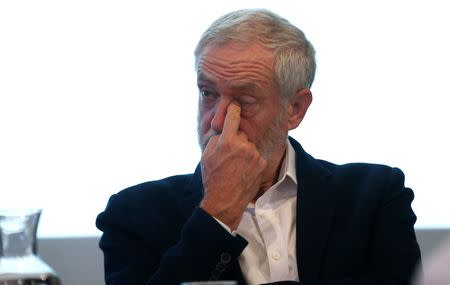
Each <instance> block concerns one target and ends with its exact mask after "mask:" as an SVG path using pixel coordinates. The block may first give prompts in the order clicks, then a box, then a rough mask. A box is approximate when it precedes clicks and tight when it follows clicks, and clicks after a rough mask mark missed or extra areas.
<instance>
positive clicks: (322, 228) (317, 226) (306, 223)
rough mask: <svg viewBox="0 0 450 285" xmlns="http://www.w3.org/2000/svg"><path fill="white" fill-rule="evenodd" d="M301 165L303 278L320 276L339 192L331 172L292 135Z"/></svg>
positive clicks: (300, 268) (300, 256) (299, 259)
mask: <svg viewBox="0 0 450 285" xmlns="http://www.w3.org/2000/svg"><path fill="white" fill-rule="evenodd" d="M290 141H291V144H292V146H293V147H294V149H295V151H296V169H297V181H298V192H297V266H298V273H299V278H300V280H301V281H303V282H308V281H316V280H318V278H319V276H320V273H321V268H322V266H323V262H324V257H325V253H326V252H325V250H326V246H327V241H328V236H329V233H330V229H331V226H332V223H333V216H334V209H335V201H336V199H335V197H334V195H335V192H334V191H333V190H334V189H333V187H332V185H331V183H330V181H329V180H330V176H331V173H330V171H329V170H328V169H326V168H325V167H324V166H322V164H320V163H319V162H318V161H317V160H316V159H314V158H313V157H311V156H310V155H308V154H307V153H306V152H305V151H304V150H303V148H302V147H301V146H300V144H299V143H298V142H296V141H295V140H293V139H292V138H290Z"/></svg>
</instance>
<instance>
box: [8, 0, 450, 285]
mask: <svg viewBox="0 0 450 285" xmlns="http://www.w3.org/2000/svg"><path fill="white" fill-rule="evenodd" d="M256 7H259V8H268V9H270V10H272V11H274V12H276V13H278V14H280V15H281V16H283V17H285V18H286V19H288V20H289V21H290V22H291V23H293V24H295V25H297V26H298V27H299V28H301V29H302V30H303V31H304V32H305V33H306V36H307V37H308V38H309V39H310V41H311V42H312V43H313V45H314V46H315V48H316V54H317V65H318V68H317V74H316V80H315V83H314V85H313V87H312V92H313V96H314V100H313V104H312V106H311V108H310V110H309V112H308V114H307V116H306V118H305V120H304V122H303V123H302V124H301V125H300V127H299V128H298V129H297V130H295V131H293V132H292V133H291V136H293V137H294V138H296V139H297V140H299V141H300V142H301V143H302V145H303V147H304V148H305V150H306V151H307V152H309V153H310V154H311V155H313V156H315V157H316V158H321V159H325V160H329V161H332V162H335V163H346V162H372V163H381V164H388V165H391V166H395V167H399V168H401V169H402V170H403V172H404V173H405V175H406V185H407V186H408V187H411V188H412V189H413V190H414V192H415V194H416V198H415V200H414V202H413V209H414V211H415V212H416V214H417V216H418V220H417V224H416V230H417V232H418V235H419V239H420V242H421V246H422V249H426V250H425V251H426V252H428V249H431V248H432V247H434V245H435V244H437V243H438V242H439V241H440V240H442V239H443V237H445V235H447V234H448V233H449V229H450V209H449V208H448V205H447V204H448V200H449V199H450V194H449V190H450V189H449V186H448V177H447V175H448V166H447V165H448V161H450V152H449V150H448V146H449V145H450V139H449V136H448V128H449V127H448V124H449V122H450V112H448V108H449V102H450V100H449V97H450V87H449V84H448V81H449V80H448V74H449V66H450V53H449V50H450V40H449V37H448V34H449V28H448V27H450V18H449V17H448V11H449V9H448V8H449V7H448V4H447V2H446V1H437V0H436V1H434V0H431V1H387V0H384V1H370V2H369V1H364V2H363V1H348V0H344V1H280V0H278V1H261V0H260V1H211V0H210V1H192V2H189V1H164V2H163V1H100V0H89V1H86V0H79V1H45V0H44V1H2V2H0V133H1V138H0V197H1V198H0V207H2V208H4V207H39V208H42V209H43V213H42V217H41V222H40V225H39V230H38V237H39V239H40V241H41V247H40V248H41V252H42V255H43V256H44V258H46V259H47V260H49V263H50V264H51V265H52V266H53V267H54V268H55V269H56V270H57V271H59V272H61V274H62V275H64V276H62V279H63V282H65V284H70V285H76V284H77V283H76V282H81V281H82V278H81V277H80V276H78V277H76V274H75V273H76V272H77V270H81V269H82V268H84V269H83V270H88V271H87V272H88V273H86V274H85V275H86V276H84V277H83V278H91V279H86V280H84V281H83V282H85V284H97V283H96V282H101V280H102V278H103V277H102V276H101V274H102V273H101V271H102V267H101V266H102V265H101V258H102V256H101V252H100V251H99V250H98V249H97V242H98V238H99V236H100V232H99V231H98V230H97V229H96V228H95V224H94V222H95V218H96V215H97V214H98V213H99V212H101V211H102V210H103V209H104V207H105V206H106V203H107V200H108V198H109V196H111V195H112V194H114V193H116V192H118V191H120V190H121V189H124V188H126V187H128V186H131V185H134V184H137V183H141V182H144V181H148V180H154V179H160V178H163V177H166V176H169V175H173V174H180V173H190V172H192V171H193V170H194V169H195V166H196V164H197V163H198V160H199V157H200V151H199V148H198V146H197V137H196V113H197V96H198V91H197V88H196V77H195V71H194V57H193V50H194V48H195V45H196V43H197V40H198V39H199V37H200V35H201V33H203V31H204V30H205V29H206V27H207V26H208V25H209V24H210V23H211V22H212V21H214V20H215V19H216V18H218V17H219V16H221V15H222V14H224V13H227V12H229V11H232V10H236V9H242V8H256ZM124 214H126V213H124ZM61 256H64V257H65V258H63V260H61ZM55 265H56V266H55ZM85 267H86V268H85ZM89 270H90V271H89ZM77 278H78V279H77ZM80 278H81V279H80ZM99 280H100V281H99ZM86 282H87V283H86ZM78 284H82V283H78Z"/></svg>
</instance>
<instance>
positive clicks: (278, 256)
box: [272, 252, 280, 260]
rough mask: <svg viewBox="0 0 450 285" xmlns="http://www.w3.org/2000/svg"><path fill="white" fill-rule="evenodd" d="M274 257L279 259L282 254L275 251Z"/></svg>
mask: <svg viewBox="0 0 450 285" xmlns="http://www.w3.org/2000/svg"><path fill="white" fill-rule="evenodd" d="M272 258H273V259H275V260H278V259H279V258H280V254H279V253H278V252H273V253H272Z"/></svg>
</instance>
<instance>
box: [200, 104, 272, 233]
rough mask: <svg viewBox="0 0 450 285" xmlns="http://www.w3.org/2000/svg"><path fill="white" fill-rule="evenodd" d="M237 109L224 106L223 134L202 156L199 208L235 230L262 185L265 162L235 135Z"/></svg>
mask: <svg viewBox="0 0 450 285" xmlns="http://www.w3.org/2000/svg"><path fill="white" fill-rule="evenodd" d="M240 121H241V108H240V106H238V105H236V104H235V103H231V104H230V105H228V108H227V114H226V116H225V120H224V126H223V131H222V133H221V134H220V135H216V136H213V137H211V139H210V140H209V142H208V145H207V146H206V148H205V150H204V151H203V154H202V159H201V165H202V179H203V187H204V190H205V194H204V197H203V200H202V202H201V203H200V207H201V208H202V209H203V210H205V211H206V212H207V213H209V214H210V215H211V216H213V217H215V218H216V219H218V220H220V221H221V222H223V223H224V224H226V225H227V226H229V227H230V229H231V230H235V229H236V228H237V226H238V225H239V222H240V220H241V218H242V214H243V213H244V210H245V208H246V207H247V205H248V204H249V203H250V202H251V201H252V200H253V199H254V197H255V196H256V194H257V193H258V191H259V188H260V185H261V182H262V172H263V171H264V169H265V168H266V166H267V162H266V161H265V160H264V158H263V157H262V156H261V155H260V153H259V152H258V149H257V148H256V146H255V145H254V144H253V143H252V142H250V141H249V140H248V138H247V135H246V134H245V133H243V132H241V131H239V124H240Z"/></svg>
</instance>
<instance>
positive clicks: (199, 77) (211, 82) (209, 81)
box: [197, 72, 216, 86]
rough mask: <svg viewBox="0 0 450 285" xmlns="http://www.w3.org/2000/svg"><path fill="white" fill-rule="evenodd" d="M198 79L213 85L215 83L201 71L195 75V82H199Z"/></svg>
mask: <svg viewBox="0 0 450 285" xmlns="http://www.w3.org/2000/svg"><path fill="white" fill-rule="evenodd" d="M200 81H201V82H205V83H207V84H210V85H213V86H215V85H216V84H215V83H214V81H213V80H212V79H210V78H209V77H208V76H206V75H205V74H204V73H201V72H200V73H199V74H198V75H197V82H200Z"/></svg>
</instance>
